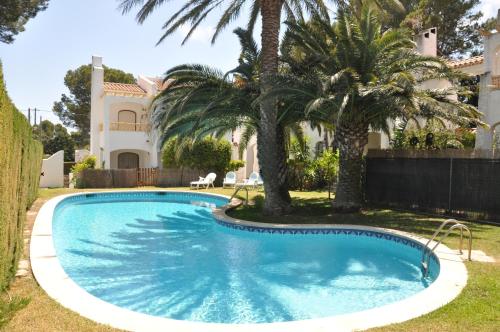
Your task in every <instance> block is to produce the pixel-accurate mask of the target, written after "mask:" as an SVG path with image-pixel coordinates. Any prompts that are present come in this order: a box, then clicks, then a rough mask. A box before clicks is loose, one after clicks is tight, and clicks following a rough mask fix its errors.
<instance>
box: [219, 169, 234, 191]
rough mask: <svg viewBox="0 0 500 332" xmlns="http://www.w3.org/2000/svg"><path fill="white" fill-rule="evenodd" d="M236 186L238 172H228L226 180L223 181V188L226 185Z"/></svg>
mask: <svg viewBox="0 0 500 332" xmlns="http://www.w3.org/2000/svg"><path fill="white" fill-rule="evenodd" d="M226 186H228V187H234V186H236V173H235V172H228V173H227V174H226V177H225V178H224V181H223V182H222V188H224V187H226Z"/></svg>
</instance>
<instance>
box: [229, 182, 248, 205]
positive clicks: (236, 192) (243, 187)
mask: <svg viewBox="0 0 500 332" xmlns="http://www.w3.org/2000/svg"><path fill="white" fill-rule="evenodd" d="M241 189H244V190H245V191H246V194H247V195H246V197H247V198H246V200H245V202H244V204H245V205H248V188H247V187H245V186H236V190H235V191H234V193H233V195H232V196H231V198H230V199H229V201H232V200H233V198H234V197H236V195H237V194H238V192H239V191H240V190H241Z"/></svg>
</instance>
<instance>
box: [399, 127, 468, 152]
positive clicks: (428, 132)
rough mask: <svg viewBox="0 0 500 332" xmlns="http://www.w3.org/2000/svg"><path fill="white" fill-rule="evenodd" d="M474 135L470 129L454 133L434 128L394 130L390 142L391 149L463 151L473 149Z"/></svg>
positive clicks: (461, 129) (457, 130)
mask: <svg viewBox="0 0 500 332" xmlns="http://www.w3.org/2000/svg"><path fill="white" fill-rule="evenodd" d="M475 140H476V137H475V134H474V133H473V132H472V131H471V130H470V129H465V128H458V129H456V130H455V131H453V130H450V129H443V128H441V127H436V126H432V125H431V126H426V127H424V128H421V129H409V130H408V129H407V130H401V129H396V131H395V133H394V137H393V139H392V140H391V147H392V148H393V149H417V150H422V149H431V150H440V149H463V148H474V145H475Z"/></svg>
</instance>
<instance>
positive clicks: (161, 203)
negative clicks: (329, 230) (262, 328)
mask: <svg viewBox="0 0 500 332" xmlns="http://www.w3.org/2000/svg"><path fill="white" fill-rule="evenodd" d="M225 203H226V200H225V199H221V198H216V197H213V196H205V195H201V194H174V193H168V194H162V195H157V194H155V193H140V194H139V193H120V194H94V195H82V196H77V197H72V198H69V199H66V200H64V201H63V202H61V203H60V204H59V205H58V207H57V208H56V211H55V214H54V220H53V237H54V242H55V247H56V251H57V255H58V257H59V260H60V262H61V265H62V266H63V268H64V270H65V271H66V273H67V274H68V275H69V276H70V277H71V278H72V279H73V280H74V281H75V282H76V283H77V284H79V285H80V286H81V287H82V288H84V289H85V290H87V291H88V292H89V293H91V294H93V295H95V296H97V297H99V298H101V299H103V300H105V301H107V302H110V303H113V304H115V305H117V306H120V307H123V308H127V309H131V310H134V311H138V312H141V313H145V314H150V315H155V316H162V317H168V318H173V319H182V320H191V321H203V322H220V323H261V322H277V321H290V320H300V319H309V318H318V317H326V316H333V315H338V314H344V313H351V312H356V311H360V310H365V309H370V308H374V307H378V306H381V305H384V304H389V303H393V302H395V301H399V300H402V299H404V298H407V297H409V296H411V295H413V294H416V293H417V292H420V291H422V290H423V289H424V288H426V287H427V286H428V285H429V283H431V282H432V281H433V280H434V279H435V278H436V276H437V274H438V273H439V266H438V264H437V262H436V261H435V260H432V261H431V262H432V266H431V276H430V277H429V278H428V279H422V273H421V271H420V268H419V260H420V255H421V251H420V249H419V248H418V247H416V246H415V245H413V247H412V246H411V245H409V244H408V243H406V244H404V243H403V242H402V241H399V242H396V241H394V240H389V239H386V238H384V237H377V236H373V232H371V234H370V233H369V232H367V233H362V232H358V234H357V235H356V234H355V232H349V231H346V232H337V234H270V233H266V232H263V233H258V232H249V231H245V230H236V229H231V228H228V227H226V226H223V225H220V224H218V223H217V222H216V221H215V220H214V219H213V217H212V214H211V207H213V206H221V205H224V204H225ZM347 233H349V234H347ZM379 235H380V234H379ZM406 242H408V241H406ZM410 243H411V241H410Z"/></svg>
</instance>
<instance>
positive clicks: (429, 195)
mask: <svg viewBox="0 0 500 332" xmlns="http://www.w3.org/2000/svg"><path fill="white" fill-rule="evenodd" d="M365 198H366V201H367V203H368V205H371V206H384V207H399V208H409V209H418V210H423V211H431V212H438V213H446V214H450V215H459V216H465V217H468V218H473V219H486V220H493V221H497V222H500V156H495V155H493V154H491V153H487V152H485V151H483V152H478V151H469V152H467V151H446V152H444V151H439V152H431V151H424V152H416V151H411V152H402V151H389V150H387V151H385V150H382V151H380V150H379V151H370V152H369V153H368V156H367V158H366V179H365Z"/></svg>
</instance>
